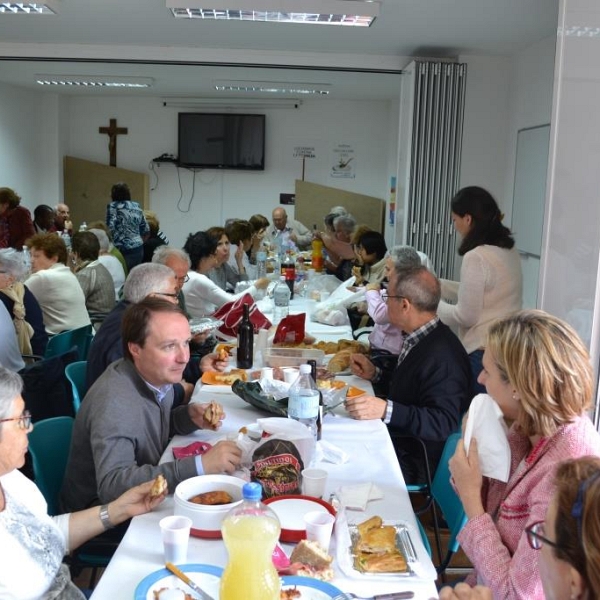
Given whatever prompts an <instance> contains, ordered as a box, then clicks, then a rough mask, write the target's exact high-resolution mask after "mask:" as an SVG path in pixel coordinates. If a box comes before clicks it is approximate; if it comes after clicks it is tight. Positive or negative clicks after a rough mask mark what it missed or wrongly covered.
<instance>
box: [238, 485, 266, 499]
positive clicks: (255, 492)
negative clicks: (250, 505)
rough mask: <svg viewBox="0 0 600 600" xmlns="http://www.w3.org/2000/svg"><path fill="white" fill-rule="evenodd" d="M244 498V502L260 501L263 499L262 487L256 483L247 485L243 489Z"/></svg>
mask: <svg viewBox="0 0 600 600" xmlns="http://www.w3.org/2000/svg"><path fill="white" fill-rule="evenodd" d="M242 496H243V497H244V500H254V501H258V500H260V499H261V498H262V486H261V485H260V483H256V482H252V483H245V484H244V487H243V488H242Z"/></svg>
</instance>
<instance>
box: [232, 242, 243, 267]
mask: <svg viewBox="0 0 600 600" xmlns="http://www.w3.org/2000/svg"><path fill="white" fill-rule="evenodd" d="M234 258H235V262H236V263H237V265H238V267H241V266H242V261H243V259H244V244H242V243H239V244H238V247H237V250H236V251H235V255H234Z"/></svg>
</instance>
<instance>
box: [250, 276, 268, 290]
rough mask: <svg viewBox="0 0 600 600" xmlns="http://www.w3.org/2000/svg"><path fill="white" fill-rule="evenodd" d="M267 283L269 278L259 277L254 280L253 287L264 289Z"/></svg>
mask: <svg viewBox="0 0 600 600" xmlns="http://www.w3.org/2000/svg"><path fill="white" fill-rule="evenodd" d="M269 283H271V280H270V279H269V278H268V277H261V278H260V279H257V280H256V281H255V282H254V287H255V288H256V289H257V290H266V289H267V287H268V286H269Z"/></svg>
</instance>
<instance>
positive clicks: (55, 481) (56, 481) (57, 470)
mask: <svg viewBox="0 0 600 600" xmlns="http://www.w3.org/2000/svg"><path fill="white" fill-rule="evenodd" d="M73 421H74V419H73V418H72V417H54V418H52V419H45V420H44V421H38V422H37V423H36V424H35V425H34V427H33V430H32V431H31V432H30V433H29V452H30V453H31V458H32V464H33V474H34V477H35V483H36V485H37V486H38V488H39V489H40V491H41V492H42V494H43V496H44V498H45V499H46V502H47V503H48V514H50V515H57V514H59V512H60V511H59V509H58V496H59V494H60V488H61V486H62V482H63V478H64V475H65V469H66V467H67V460H68V458H69V448H70V446H71V435H72V432H73Z"/></svg>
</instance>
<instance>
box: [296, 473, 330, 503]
mask: <svg viewBox="0 0 600 600" xmlns="http://www.w3.org/2000/svg"><path fill="white" fill-rule="evenodd" d="M326 483H327V471H325V469H304V470H303V471H302V493H303V494H304V495H305V496H312V497H313V498H322V497H323V495H324V494H325V484H326Z"/></svg>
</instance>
